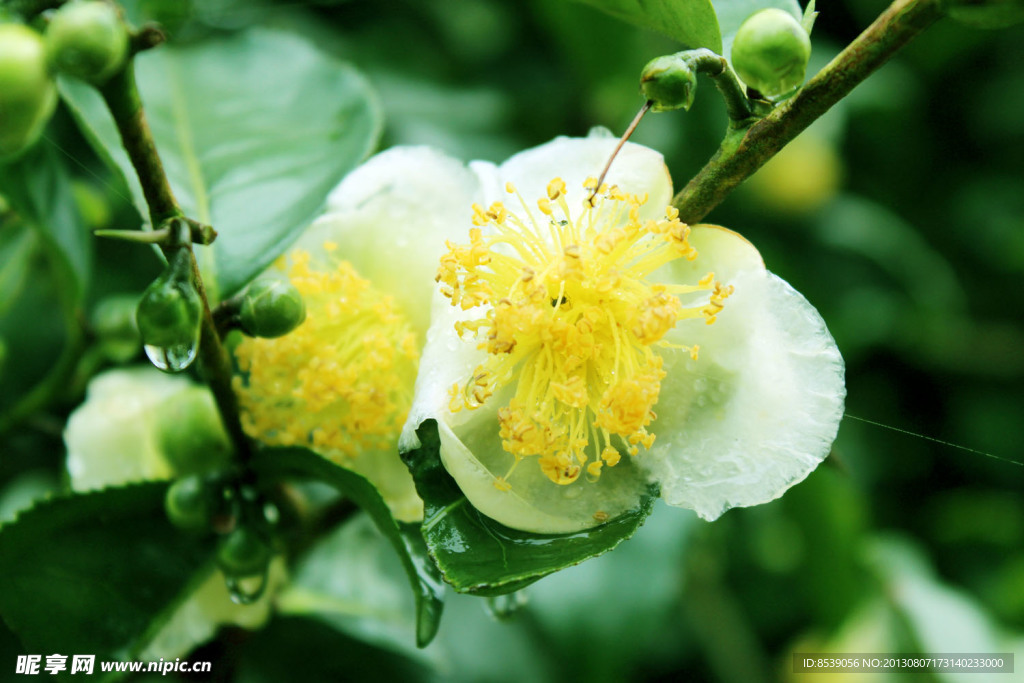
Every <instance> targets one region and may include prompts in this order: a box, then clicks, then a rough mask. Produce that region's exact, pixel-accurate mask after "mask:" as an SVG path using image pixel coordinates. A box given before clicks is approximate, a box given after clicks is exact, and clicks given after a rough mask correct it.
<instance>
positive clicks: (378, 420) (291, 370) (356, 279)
mask: <svg viewBox="0 0 1024 683" xmlns="http://www.w3.org/2000/svg"><path fill="white" fill-rule="evenodd" d="M334 246H336V245H334V244H333V243H330V242H328V243H326V244H325V245H324V249H325V252H327V253H330V252H331V251H332V247H334ZM288 261H290V265H288V266H287V274H288V277H289V279H290V280H291V282H292V284H294V285H295V287H296V288H298V290H299V292H300V293H301V294H302V297H303V299H304V300H305V303H306V311H307V315H306V321H305V322H304V323H303V324H302V325H300V326H299V327H298V328H296V329H295V330H294V331H292V332H291V333H289V334H287V335H285V336H283V337H279V338H277V339H258V338H246V339H244V340H243V341H242V342H241V343H240V344H239V345H238V347H237V349H236V351H235V355H236V358H237V359H238V365H239V369H240V370H241V371H242V373H243V374H242V376H241V377H236V378H235V381H234V386H235V391H236V393H237V394H238V398H239V403H240V406H241V409H242V423H243V427H244V428H245V431H246V433H247V434H249V435H250V436H252V437H253V438H256V439H258V440H260V441H262V442H264V443H266V444H269V445H282V446H283V445H293V444H299V445H305V446H309V447H311V448H314V449H315V450H317V451H318V452H320V453H322V454H324V455H327V456H328V457H330V458H332V459H334V460H336V461H339V462H343V461H344V460H345V459H346V458H350V457H355V456H356V455H358V454H360V453H362V452H364V451H367V450H385V451H387V452H389V453H390V451H392V450H393V449H394V444H395V440H396V439H397V437H398V434H399V433H400V432H401V429H402V424H403V423H404V422H405V417H406V415H407V414H408V412H409V407H410V405H411V403H412V387H413V383H414V380H415V377H416V369H417V364H418V362H419V350H418V343H417V340H416V335H415V334H414V333H413V331H412V328H411V327H410V326H409V324H408V322H406V320H405V318H404V317H403V316H402V314H401V313H400V311H399V309H398V308H397V306H396V305H395V303H394V301H393V300H392V298H391V297H389V296H385V295H382V294H381V293H379V292H377V291H376V290H374V288H373V287H372V285H371V284H370V283H369V282H368V281H367V280H365V279H363V278H362V277H360V276H359V275H358V274H357V273H356V271H355V269H354V268H352V266H351V265H350V264H348V263H347V262H343V261H342V262H338V261H334V263H335V265H334V267H333V268H331V269H324V270H319V269H317V268H314V267H313V266H312V265H311V263H310V262H311V258H310V255H309V253H308V252H305V251H301V250H296V251H294V252H292V253H291V254H290V257H289V259H288Z"/></svg>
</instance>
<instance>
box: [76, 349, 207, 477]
mask: <svg viewBox="0 0 1024 683" xmlns="http://www.w3.org/2000/svg"><path fill="white" fill-rule="evenodd" d="M193 386H194V385H193V384H192V382H191V381H189V380H188V378H186V377H182V376H178V375H168V374H165V373H162V372H160V371H159V370H157V369H156V368H153V367H151V366H147V367H141V368H127V369H118V370H110V371H108V372H105V373H103V374H101V375H97V376H96V377H95V378H94V379H93V380H92V381H91V382H89V387H88V390H87V393H86V400H85V402H84V403H83V404H82V405H81V406H79V407H78V408H77V409H76V410H75V411H74V412H73V413H71V416H70V417H69V418H68V423H67V426H66V427H65V429H64V443H65V445H66V447H67V452H68V460H67V467H68V473H69V474H70V477H71V487H72V488H73V489H75V490H76V491H84V490H88V489H94V488H103V487H105V486H116V485H119V484H124V483H127V482H132V481H143V480H148V479H165V478H168V477H170V476H171V468H170V465H168V463H167V461H166V460H165V459H164V457H163V454H162V453H161V452H160V450H159V448H158V447H157V444H156V425H155V420H156V415H157V412H158V411H159V406H160V405H161V403H163V402H164V401H165V400H166V399H167V398H168V397H169V396H171V395H173V394H175V393H178V392H181V391H188V390H190V389H191V388H192V387H193Z"/></svg>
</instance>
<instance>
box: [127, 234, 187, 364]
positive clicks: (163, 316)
mask: <svg viewBox="0 0 1024 683" xmlns="http://www.w3.org/2000/svg"><path fill="white" fill-rule="evenodd" d="M202 314H203V302H202V299H200V298H199V293H198V292H197V291H196V288H195V285H194V284H193V283H192V272H191V263H190V252H189V251H188V250H187V249H179V250H178V251H177V253H175V255H174V256H173V257H172V259H171V262H170V263H169V264H168V266H167V269H166V270H165V271H164V272H163V273H162V274H161V275H160V277H158V278H157V279H156V280H154V281H153V283H152V284H150V285H149V287H147V288H146V291H145V292H143V294H142V300H141V301H140V302H139V308H138V310H137V311H136V321H137V322H138V326H139V332H140V333H141V335H142V342H143V349H144V350H145V351H146V356H148V357H149V360H150V361H151V362H152V363H153V365H155V366H156V367H157V368H158V369H160V370H163V371H164V372H181V371H182V370H184V369H186V368H187V367H189V366H190V365H191V364H192V361H194V360H195V358H196V353H197V351H198V349H199V334H200V330H201V328H202Z"/></svg>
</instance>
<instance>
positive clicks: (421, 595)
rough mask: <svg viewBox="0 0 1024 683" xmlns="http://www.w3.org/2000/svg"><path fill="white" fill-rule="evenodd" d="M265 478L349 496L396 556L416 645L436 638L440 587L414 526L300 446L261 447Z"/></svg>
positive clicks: (362, 482) (366, 487)
mask: <svg viewBox="0 0 1024 683" xmlns="http://www.w3.org/2000/svg"><path fill="white" fill-rule="evenodd" d="M252 466H253V468H254V469H255V470H256V471H258V472H260V473H262V474H263V475H264V476H267V477H278V478H300V479H311V480H314V481H319V482H322V483H325V484H328V485H330V486H333V487H334V488H335V489H337V490H338V491H340V492H341V493H342V494H344V495H345V496H347V497H348V498H351V499H352V501H354V502H355V503H356V505H358V506H359V507H360V508H362V509H363V511H365V512H366V513H367V514H369V515H370V517H371V518H372V519H373V521H374V523H375V524H376V525H377V528H378V529H379V530H380V531H381V533H382V534H384V536H385V537H386V538H387V539H388V541H389V542H390V543H391V545H392V546H393V547H394V549H395V551H396V552H397V553H398V556H399V558H400V559H401V560H402V565H403V567H404V568H405V572H406V574H407V576H408V578H409V583H410V584H411V585H412V589H413V593H414V594H415V596H416V642H417V644H418V645H419V646H420V647H424V646H426V645H427V644H428V643H429V642H430V641H431V640H432V639H433V638H434V636H435V635H436V634H437V628H438V625H439V623H440V620H441V610H442V608H443V606H444V602H443V599H444V584H443V583H442V582H441V577H440V576H439V575H438V573H437V569H436V568H435V567H434V565H433V563H432V562H431V561H430V558H429V556H428V554H427V549H426V547H424V544H423V539H422V537H421V536H420V534H419V533H418V529H417V525H415V524H406V523H402V522H398V521H396V520H395V519H394V517H392V516H391V511H390V510H389V509H388V506H387V504H386V503H385V502H384V499H383V498H381V496H380V493H378V492H377V489H376V488H375V487H374V486H373V484H371V483H370V482H369V481H367V480H366V479H364V478H363V477H361V476H359V475H358V474H356V473H355V472H352V471H350V470H347V469H345V468H343V467H339V466H338V465H335V464H334V463H332V462H330V461H329V460H327V459H325V458H323V457H322V456H319V455H317V454H316V453H313V452H312V451H309V450H307V449H305V448H267V449H264V450H261V451H260V452H259V453H258V454H257V455H256V456H255V458H254V459H253V463H252Z"/></svg>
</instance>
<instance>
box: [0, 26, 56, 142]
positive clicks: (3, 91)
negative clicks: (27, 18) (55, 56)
mask: <svg viewBox="0 0 1024 683" xmlns="http://www.w3.org/2000/svg"><path fill="white" fill-rule="evenodd" d="M56 106H57V86H56V85H55V84H54V81H53V77H52V76H51V75H50V73H49V71H48V69H47V65H46V48H45V45H44V43H43V39H42V37H41V36H40V35H39V34H38V33H36V32H35V31H33V30H32V29H30V28H28V27H27V26H22V25H21V24H0V161H6V160H11V159H13V158H14V157H16V156H17V155H19V154H21V152H23V151H24V150H26V149H28V147H29V146H31V145H32V143H34V142H35V141H36V140H38V139H39V136H40V135H41V134H42V132H43V128H45V127H46V123H47V122H48V121H49V120H50V116H52V115H53V109H54V107H56Z"/></svg>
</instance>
